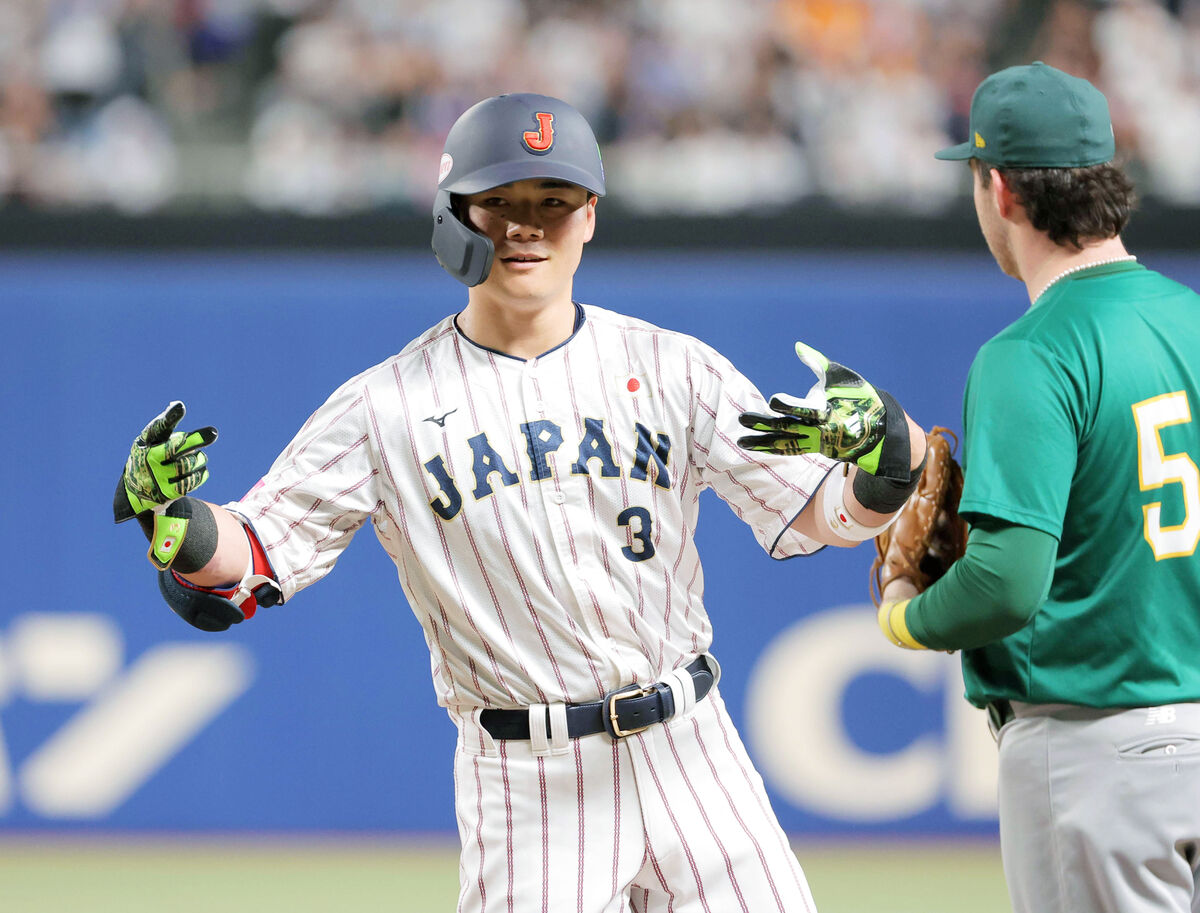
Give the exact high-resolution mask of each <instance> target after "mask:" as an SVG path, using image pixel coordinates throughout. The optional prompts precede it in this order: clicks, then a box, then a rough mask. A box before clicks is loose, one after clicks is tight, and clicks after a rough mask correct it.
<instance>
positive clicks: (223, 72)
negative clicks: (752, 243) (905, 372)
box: [0, 0, 1200, 215]
mask: <svg viewBox="0 0 1200 913" xmlns="http://www.w3.org/2000/svg"><path fill="white" fill-rule="evenodd" d="M1034 59H1042V60H1045V61H1047V62H1048V63H1052V64H1054V65H1056V66H1059V67H1062V68H1064V69H1067V70H1069V71H1071V72H1073V73H1076V74H1077V75H1082V76H1086V77H1088V78H1089V79H1092V80H1093V81H1094V82H1095V83H1096V84H1097V85H1099V86H1100V87H1101V88H1102V89H1103V90H1104V91H1105V92H1106V93H1107V94H1108V96H1109V98H1110V100H1111V103H1112V106H1113V115H1114V122H1115V124H1116V129H1117V133H1118V145H1119V148H1120V149H1121V151H1122V153H1123V155H1124V156H1126V157H1127V159H1128V160H1129V162H1130V163H1131V166H1132V167H1133V169H1134V171H1135V174H1136V176H1137V177H1138V179H1139V182H1140V185H1141V190H1142V192H1143V194H1144V195H1147V196H1154V197H1158V198H1160V199H1163V200H1165V201H1167V202H1171V203H1175V204H1181V205H1197V204H1200V0H1108V2H1102V0H3V2H2V3H0V206H2V205H7V206H11V207H17V206H24V207H29V208H35V209H51V210H61V209H70V208H79V207H97V206H99V207H113V208H115V209H117V210H119V211H123V212H131V213H143V212H154V211H162V210H167V209H174V210H186V209H191V210H196V211H199V210H208V211H214V210H230V209H237V208H246V207H253V208H257V209H260V210H266V211H280V212H296V213H305V214H314V215H320V214H335V213H347V212H355V211H360V210H364V209H371V208H376V207H390V206H402V207H407V206H416V207H421V208H424V207H425V206H427V205H428V204H429V202H430V200H431V199H432V194H433V189H434V182H435V176H436V174H437V163H438V158H439V154H440V150H441V143H442V140H443V138H444V136H445V134H446V131H447V130H448V129H449V126H450V124H451V123H452V122H453V120H454V119H455V117H456V116H457V115H458V114H459V113H460V112H461V111H462V110H464V109H465V108H466V107H468V106H469V105H470V104H472V103H473V102H475V101H477V100H478V99H480V98H482V97H484V96H487V95H492V94H496V93H499V92H504V91H540V92H545V93H547V94H551V95H557V96H560V97H563V98H565V99H567V100H569V101H571V102H573V103H574V104H575V105H576V106H577V107H579V108H580V109H581V110H583V111H584V113H585V114H586V115H587V116H588V117H589V119H590V120H591V122H592V123H593V125H594V126H595V128H596V130H597V134H598V135H599V137H600V141H601V145H602V147H603V148H604V152H605V158H606V164H607V166H608V171H609V175H610V192H611V196H612V198H613V200H614V202H616V203H617V204H619V205H620V206H622V207H623V208H626V209H628V210H630V211H635V212H636V211H654V212H675V213H685V214H686V213H729V212H736V211H738V210H740V209H746V208H753V209H758V210H762V209H770V208H775V207H782V206H787V205H788V204H790V203H793V202H795V201H796V200H798V199H801V198H803V197H806V196H810V195H821V196H823V197H827V198H829V199H831V200H834V201H836V202H838V203H841V204H844V205H846V206H872V207H878V206H894V207H898V208H903V209H909V210H916V211H935V210H938V209H940V208H941V207H943V206H945V205H947V204H949V203H950V202H951V201H952V200H953V199H954V198H956V197H957V196H958V194H960V193H962V192H963V189H964V186H965V170H964V169H955V168H949V167H947V166H945V165H944V164H942V163H938V162H935V161H934V160H933V158H932V152H933V150H934V149H936V148H938V147H940V146H942V145H945V144H948V143H950V142H957V141H959V140H961V139H963V138H965V136H966V117H967V111H968V107H969V104H970V97H971V93H972V91H973V89H974V87H975V86H976V85H977V84H978V82H979V80H980V79H981V78H982V77H983V76H984V75H986V74H987V72H989V71H990V70H992V69H995V68H998V67H1000V66H1007V65H1009V64H1013V63H1025V62H1029V61H1031V60H1034Z"/></svg>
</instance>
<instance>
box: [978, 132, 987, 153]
mask: <svg viewBox="0 0 1200 913" xmlns="http://www.w3.org/2000/svg"><path fill="white" fill-rule="evenodd" d="M975 148H976V149H986V148H987V142H986V141H985V140H984V138H983V137H982V136H980V135H979V131H978V130H976V131H975Z"/></svg>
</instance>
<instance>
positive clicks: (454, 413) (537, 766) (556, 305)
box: [115, 94, 925, 913]
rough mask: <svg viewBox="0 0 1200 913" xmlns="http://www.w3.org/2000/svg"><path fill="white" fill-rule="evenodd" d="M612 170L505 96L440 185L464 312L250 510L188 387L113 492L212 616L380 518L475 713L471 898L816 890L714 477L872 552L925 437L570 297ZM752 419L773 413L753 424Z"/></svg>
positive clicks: (714, 907) (804, 893)
mask: <svg viewBox="0 0 1200 913" xmlns="http://www.w3.org/2000/svg"><path fill="white" fill-rule="evenodd" d="M603 193H604V174H603V169H602V166H601V163H600V155H599V151H598V149H597V146H596V140H595V138H594V136H593V135H592V131H591V129H590V128H589V127H588V125H587V123H586V121H585V120H584V119H583V117H582V116H581V115H580V114H579V113H578V112H577V111H575V110H574V109H573V108H571V107H570V106H569V105H567V104H565V103H564V102H562V101H559V100H557V99H553V98H548V97H545V96H540V95H528V94H515V95H504V96H499V97H496V98H491V99H487V100H485V101H483V102H480V103H479V104H478V105H476V106H474V107H473V108H471V109H470V110H469V111H467V112H466V113H465V114H463V116H462V117H461V118H460V119H459V120H458V122H457V123H456V124H455V125H454V127H453V129H452V130H451V132H450V135H449V137H448V138H447V141H446V153H445V155H444V156H443V160H442V168H441V175H440V179H439V190H438V198H437V202H436V204H435V207H434V239H433V245H434V250H435V252H436V254H437V256H438V259H439V261H440V262H441V263H442V265H443V266H444V267H445V268H446V269H447V271H449V272H450V273H451V274H452V275H454V276H455V277H456V278H458V279H460V280H461V281H463V282H464V283H466V284H467V285H468V286H469V287H470V291H469V294H468V302H467V305H466V307H465V308H464V309H463V310H462V311H461V312H459V313H458V314H457V315H455V316H451V317H447V318H446V319H444V320H443V321H441V322H440V323H439V324H437V325H436V326H434V327H433V328H431V329H429V330H428V331H426V332H425V333H422V334H421V335H420V336H419V337H418V338H416V339H415V340H413V341H412V342H410V343H409V344H408V345H407V346H405V348H404V349H403V350H402V351H401V352H400V353H399V354H398V355H395V356H393V357H392V358H389V359H388V360H387V361H385V362H383V363H382V364H379V365H376V366H375V367H373V368H370V369H368V370H366V371H364V372H363V373H362V374H360V375H358V376H357V377H355V378H353V379H351V380H349V381H348V382H347V383H345V384H344V385H343V386H342V387H341V388H340V389H338V390H337V391H336V392H334V394H333V395H332V396H331V397H330V398H329V399H328V401H327V402H326V403H325V404H324V405H322V406H321V407H320V408H318V409H317V411H316V412H315V413H313V415H312V416H311V418H309V420H308V421H307V422H306V423H305V425H304V427H303V428H301V430H300V432H299V433H298V434H297V435H296V437H295V439H294V440H293V441H292V443H291V444H290V445H289V446H288V448H287V449H286V450H285V451H284V452H283V454H282V455H281V456H280V457H279V458H278V459H277V460H276V461H275V463H274V465H273V466H272V467H271V468H270V470H269V471H268V472H267V474H266V475H265V476H264V477H263V478H262V480H261V481H260V482H259V483H258V484H257V485H256V486H255V487H254V488H253V489H252V490H251V491H250V493H249V494H247V495H246V496H245V497H243V498H242V499H241V500H239V501H235V502H232V503H229V504H226V505H225V506H224V507H219V506H217V505H215V504H212V503H209V502H206V501H201V500H199V499H196V498H193V497H188V496H187V495H188V493H189V492H191V491H194V490H195V489H196V488H197V487H198V486H199V485H200V484H202V483H203V482H204V481H205V479H206V478H207V476H208V468H207V461H206V457H205V454H204V452H203V450H202V448H203V447H205V446H206V445H207V444H209V443H211V442H212V440H213V439H215V436H216V434H215V431H213V430H212V429H211V428H206V429H201V430H199V431H195V432H191V433H188V434H185V433H183V432H178V431H175V426H176V424H177V423H178V422H179V420H180V418H182V415H183V407H182V404H180V403H173V404H172V405H171V406H170V407H169V408H168V409H167V411H165V412H164V413H163V414H162V415H160V416H158V417H157V418H156V419H154V421H152V422H151V423H150V424H149V425H147V427H146V428H145V429H144V430H143V432H142V434H141V435H139V437H138V438H137V440H136V441H135V442H134V445H133V448H132V449H131V454H130V458H129V460H128V462H127V464H126V468H125V471H124V473H123V474H122V479H121V484H120V485H119V486H118V490H117V496H116V502H115V512H116V516H117V519H118V520H122V519H128V518H131V517H134V516H136V517H137V518H138V519H139V520H140V521H141V525H142V526H143V528H144V530H145V531H146V533H147V535H148V537H149V538H150V540H151V547H150V557H151V560H152V561H153V562H154V564H155V565H156V566H157V567H158V569H159V580H160V586H161V589H162V591H163V594H164V597H165V598H166V600H167V602H168V604H170V605H171V607H172V608H173V609H174V610H175V611H176V612H178V613H179V614H180V615H181V616H183V617H184V618H185V619H187V620H188V621H189V622H191V623H192V624H194V625H196V626H198V627H201V628H204V629H206V630H222V629H224V628H227V627H228V626H229V625H230V624H233V623H238V622H240V621H242V620H243V619H244V618H248V617H250V616H252V615H253V613H254V612H255V610H256V609H257V608H258V607H260V606H264V605H274V604H276V603H281V602H284V601H286V600H289V599H291V598H292V597H293V596H294V595H296V594H297V593H299V592H300V591H301V590H302V589H304V588H305V587H307V586H308V585H309V584H312V583H315V582H317V581H318V580H320V579H321V578H322V577H324V576H325V574H326V573H328V572H329V570H330V569H331V568H332V567H333V565H334V563H335V561H336V560H337V558H338V556H339V554H341V552H342V550H343V549H344V548H346V546H347V545H349V544H350V540H351V539H352V538H353V536H354V534H355V532H356V531H357V530H358V529H359V528H360V527H362V526H363V524H365V523H367V522H370V523H371V524H372V525H373V526H374V528H375V534H376V536H377V537H378V538H379V541H380V542H381V543H382V544H383V546H384V548H385V549H386V550H387V553H388V554H389V555H390V556H391V557H392V559H393V561H395V564H396V568H397V570H398V572H399V579H400V583H401V586H402V587H403V589H404V593H405V596H406V597H407V599H408V604H409V606H410V607H411V608H412V610H413V612H414V613H415V614H416V616H417V618H418V619H419V620H420V623H421V625H422V627H423V628H424V631H425V638H426V641H427V643H428V646H429V652H430V659H431V668H432V673H433V682H434V687H435V689H436V692H437V697H438V701H439V703H440V704H442V705H443V706H444V707H445V708H446V710H447V711H448V713H449V715H450V717H451V719H452V720H453V721H454V723H455V725H456V726H457V728H458V733H459V737H458V745H457V751H456V755H455V767H454V782H455V793H456V807H457V817H458V827H459V835H460V838H461V841H462V858H461V868H460V872H461V890H460V898H459V902H458V910H459V911H461V913H482V911H534V910H541V911H549V910H553V911H564V910H578V911H586V913H602V911H604V913H615V911H625V910H635V911H666V910H671V911H674V913H692V911H706V913H728V911H736V910H741V911H754V913H762V911H776V910H778V911H811V910H813V909H814V905H813V901H812V898H811V896H810V894H809V890H808V887H807V885H806V883H805V879H804V875H803V873H802V871H801V869H800V866H799V865H798V864H797V861H796V858H795V855H794V854H793V852H792V850H791V849H790V847H789V845H788V842H787V839H786V837H785V835H784V833H783V831H782V829H781V828H780V826H779V824H778V822H777V820H776V818H775V815H774V813H773V811H772V810H771V807H770V805H769V803H768V800H767V796H766V794H765V792H764V789H763V784H762V780H761V778H760V777H759V775H758V773H757V772H756V771H755V769H754V767H753V766H752V764H751V762H750V759H749V758H748V757H747V754H746V750H745V748H744V747H743V746H742V743H741V740H740V739H739V737H738V734H737V732H736V731H735V729H734V727H733V725H732V723H731V721H730V717H729V715H728V713H727V712H726V709H725V706H724V704H723V703H722V701H721V695H720V690H719V688H718V687H717V681H718V679H719V678H720V669H719V666H718V665H717V662H716V660H715V659H714V658H713V657H712V655H711V654H710V653H709V647H710V644H711V642H712V627H711V624H710V622H709V617H708V612H707V611H706V608H705V605H704V600H703V575H702V572H701V567H700V560H699V556H698V555H697V552H696V546H695V543H694V541H693V536H694V533H695V529H696V523H697V513H698V509H699V496H700V493H701V491H703V490H704V489H706V488H712V489H713V490H715V491H716V492H717V494H718V495H719V496H720V497H721V498H722V499H724V500H725V501H726V502H727V503H728V504H729V505H730V506H731V507H732V508H733V510H734V511H735V512H736V513H737V514H738V515H739V516H740V517H741V518H742V519H743V520H745V522H746V523H747V524H748V525H749V526H750V528H751V529H752V530H753V532H754V535H755V537H756V538H757V539H758V541H759V542H760V543H761V544H762V546H763V548H764V549H766V550H767V552H768V553H769V554H771V555H772V556H773V557H776V558H786V557H791V556H794V555H803V554H810V553H812V552H814V551H817V550H818V549H820V548H821V547H822V546H823V545H845V546H849V545H854V544H856V543H857V542H858V541H862V540H863V539H866V538H868V537H870V536H871V535H873V534H874V533H875V532H876V531H877V529H878V528H879V527H881V526H882V525H884V524H886V523H887V521H888V518H889V516H890V515H891V514H892V513H893V512H894V511H895V510H896V509H897V508H898V507H899V505H900V504H901V503H902V502H903V500H904V499H905V498H906V497H907V495H908V493H909V492H910V491H911V490H912V488H913V487H914V485H915V483H916V479H917V477H918V475H919V470H920V466H921V463H922V461H923V458H924V447H925V443H924V441H925V439H924V435H923V434H921V433H917V432H918V431H919V429H918V428H917V426H915V425H914V424H912V423H911V420H910V419H908V418H907V416H906V415H905V414H904V413H903V410H901V409H900V407H899V406H898V405H896V403H895V401H894V400H892V399H891V398H890V397H889V396H887V394H886V393H883V392H882V391H876V390H875V389H874V388H873V387H871V386H870V385H869V384H867V383H866V382H865V381H863V380H862V379H861V378H860V377H858V375H856V374H854V373H853V372H850V371H848V370H846V369H844V368H842V367H841V366H840V365H836V364H834V363H831V362H827V361H825V360H824V359H823V358H821V356H820V355H819V354H818V353H815V352H812V350H808V349H805V348H803V347H801V348H800V352H801V355H802V357H803V358H804V359H805V361H806V362H807V363H809V364H810V365H812V366H813V367H814V368H815V370H816V371H817V373H818V376H819V380H818V383H817V384H816V386H815V387H814V388H813V390H812V391H810V395H809V397H808V398H807V400H806V401H803V402H800V403H797V402H795V401H789V400H786V399H785V398H779V399H777V400H774V401H773V402H772V406H773V407H775V411H774V412H773V413H770V412H768V413H764V411H763V410H764V409H765V408H766V403H765V402H764V400H763V398H762V396H761V395H760V394H759V393H758V391H757V390H756V389H755V388H754V386H753V385H752V384H751V383H750V382H749V381H748V380H747V379H746V378H745V377H743V376H742V375H741V374H740V373H739V372H738V371H737V370H736V369H735V368H734V367H733V366H732V365H731V364H730V363H729V362H728V361H727V360H726V359H724V358H723V357H722V356H720V355H719V354H718V353H717V352H715V351H714V350H713V349H711V348H710V347H709V346H707V345H705V344H704V343H702V342H699V341H698V340H696V339H693V338H691V337H688V336H684V335H682V334H679V333H674V332H670V331H667V330H663V329H660V328H658V327H655V326H652V325H650V324H648V323H646V322H644V321H641V320H638V319H635V318H633V317H626V316H623V315H621V314H617V313H614V312H612V311H608V310H604V309H602V308H599V307H594V306H591V305H581V304H577V303H575V302H574V301H573V299H572V295H571V292H572V280H573V276H574V273H575V270H576V268H577V266H578V264H579V260H580V256H581V253H582V250H583V246H584V244H585V243H586V242H587V241H589V240H590V239H591V236H592V232H593V229H594V226H595V218H596V203H597V198H598V197H599V196H601V195H602V194H603ZM743 426H746V427H750V428H753V429H755V430H757V431H759V432H760V434H759V435H757V436H754V437H749V438H742V439H741V441H742V443H743V444H744V446H739V436H738V435H739V433H741V432H742V430H743ZM746 448H755V449H746ZM756 450H767V451H772V452H771V453H759V452H756ZM785 454H790V455H785ZM868 470H870V471H868ZM739 608H740V607H739ZM781 724H785V722H783V721H781Z"/></svg>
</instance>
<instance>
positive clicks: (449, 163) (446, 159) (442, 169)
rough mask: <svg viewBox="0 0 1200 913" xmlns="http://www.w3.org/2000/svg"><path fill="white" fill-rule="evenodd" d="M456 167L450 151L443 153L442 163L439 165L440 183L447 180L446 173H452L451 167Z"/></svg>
mask: <svg viewBox="0 0 1200 913" xmlns="http://www.w3.org/2000/svg"><path fill="white" fill-rule="evenodd" d="M453 167H454V159H452V158H451V157H450V153H449V152H443V153H442V163H441V164H440V165H438V183H439V184H440V183H442V181H444V180H446V175H448V174H449V173H450V169H451V168H453Z"/></svg>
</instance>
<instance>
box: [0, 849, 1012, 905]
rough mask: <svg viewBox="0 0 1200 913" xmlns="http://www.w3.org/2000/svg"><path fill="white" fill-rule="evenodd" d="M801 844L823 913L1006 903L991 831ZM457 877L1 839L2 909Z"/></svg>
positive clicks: (332, 854) (406, 894) (285, 857)
mask: <svg viewBox="0 0 1200 913" xmlns="http://www.w3.org/2000/svg"><path fill="white" fill-rule="evenodd" d="M797 853H798V855H799V857H800V861H801V864H802V865H803V866H804V870H805V872H806V873H807V874H808V879H809V883H810V885H811V886H812V890H813V895H814V897H815V898H816V901H817V905H818V907H819V909H820V911H821V913H951V911H955V913H957V911H970V913H1009V906H1008V897H1007V894H1006V893H1005V889H1004V878H1003V874H1002V873H1001V870H1000V851H999V848H998V847H997V846H996V845H995V844H994V843H988V842H979V843H972V842H967V843H956V844H948V843H947V844H942V843H928V844H926V843H889V844H881V843H876V842H871V841H862V842H855V843H845V842H839V843H836V844H831V845H824V844H817V843H803V844H800V845H798V846H797ZM457 885H458V866H457V858H456V855H455V850H454V848H453V847H450V846H447V845H445V844H444V843H439V844H437V845H436V846H434V847H433V848H429V849H425V848H419V847H416V846H414V845H413V844H412V843H411V842H406V843H400V842H394V843H389V842H385V841H372V842H366V841H362V840H358V839H353V838H349V839H345V840H328V841H323V842H308V841H301V840H286V839H285V840H273V841H267V840H262V841H253V842H252V841H248V840H246V839H245V838H241V837H239V838H236V839H232V840H230V841H228V842H225V843H222V842H221V841H218V840H215V839H207V840H189V839H186V838H162V839H157V840H155V839H149V838H146V839H139V840H128V839H125V838H115V837H114V838H109V839H100V838H95V839H89V840H73V841H55V842H36V841H33V840H17V839H9V840H7V841H0V913H149V911H154V913H318V911H319V913H370V911H389V913H444V911H453V910H454V902H455V898H456V896H457ZM555 913H566V911H555Z"/></svg>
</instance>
